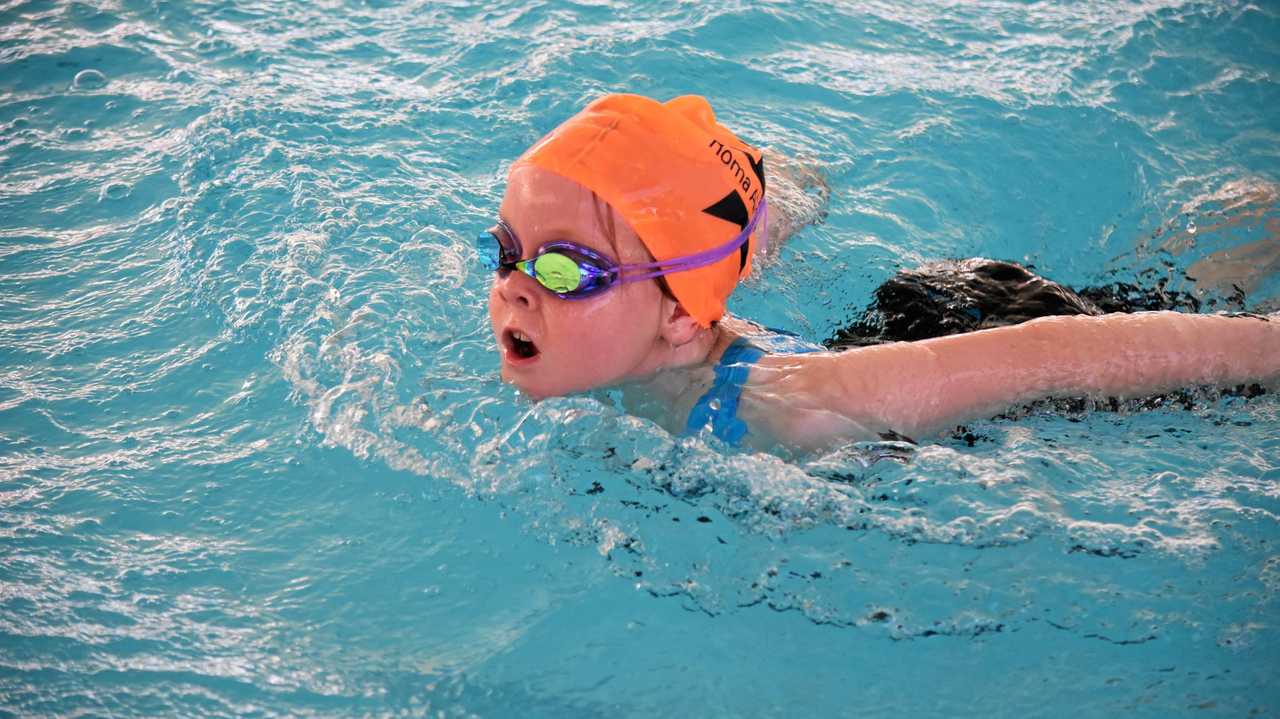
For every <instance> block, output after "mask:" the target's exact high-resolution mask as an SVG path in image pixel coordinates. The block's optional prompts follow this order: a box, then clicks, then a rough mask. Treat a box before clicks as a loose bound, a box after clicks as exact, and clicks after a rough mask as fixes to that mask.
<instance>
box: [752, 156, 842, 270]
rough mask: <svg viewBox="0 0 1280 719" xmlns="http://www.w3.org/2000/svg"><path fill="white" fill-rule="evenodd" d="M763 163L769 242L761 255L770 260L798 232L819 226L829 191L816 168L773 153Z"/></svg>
mask: <svg viewBox="0 0 1280 719" xmlns="http://www.w3.org/2000/svg"><path fill="white" fill-rule="evenodd" d="M764 162H765V176H766V177H767V178H768V188H769V189H768V190H767V194H768V197H769V230H768V232H769V242H768V243H767V245H766V248H767V249H766V250H765V254H766V255H767V256H772V255H774V254H775V253H777V251H778V248H780V247H782V243H783V242H785V241H786V240H788V239H789V238H790V237H791V236H792V235H793V234H795V233H796V232H798V231H799V230H800V229H801V228H803V227H805V226H807V225H812V224H816V223H818V222H821V221H822V219H823V218H824V217H826V216H827V198H828V196H829V195H830V194H831V190H830V188H829V187H828V186H827V178H826V177H825V176H824V175H823V173H822V170H821V169H819V168H818V166H817V165H814V164H810V163H806V162H803V161H801V160H796V159H793V158H790V157H787V156H786V155H783V154H782V153H780V152H777V151H776V150H765V151H764ZM756 259H757V261H758V260H759V259H761V258H756Z"/></svg>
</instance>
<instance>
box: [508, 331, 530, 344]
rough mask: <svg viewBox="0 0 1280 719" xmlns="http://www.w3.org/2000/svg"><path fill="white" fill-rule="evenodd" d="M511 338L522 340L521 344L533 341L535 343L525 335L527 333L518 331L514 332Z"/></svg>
mask: <svg viewBox="0 0 1280 719" xmlns="http://www.w3.org/2000/svg"><path fill="white" fill-rule="evenodd" d="M511 336H512V337H515V338H516V339H518V340H520V341H521V342H532V341H533V340H531V339H529V335H527V334H525V333H523V332H521V331H520V330H516V331H514V332H512V333H511Z"/></svg>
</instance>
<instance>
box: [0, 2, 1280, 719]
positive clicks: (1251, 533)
mask: <svg viewBox="0 0 1280 719" xmlns="http://www.w3.org/2000/svg"><path fill="white" fill-rule="evenodd" d="M2 8H3V9H0V18H2V19H0V178H2V180H0V536H2V537H3V538H2V539H0V714H5V715H19V716H50V715H56V716H76V715H90V716H103V715H106V716H196V715H201V716H335V717H336V716H353V715H360V716H392V715H396V716H398V715H407V716H419V715H421V716H449V717H452V716H486V717H487V716H499V717H501V716H528V717H541V716H546V717H559V716H611V717H612V716H654V715H658V716H661V715H667V714H675V713H679V714H681V715H693V716H860V717H861V716H866V717H889V716H894V717H897V716H984V717H993V716H998V717H1023V716H1063V715H1067V714H1071V715H1075V716H1085V717H1094V716H1111V715H1114V714H1116V713H1124V714H1125V715H1128V716H1144V717H1145V716H1149V717H1167V716H1176V715H1195V716H1223V717H1242V716H1275V715H1277V714H1280V689H1277V684H1276V682H1275V676H1276V668H1277V666H1280V649H1277V647H1280V627H1278V623H1280V604H1278V601H1280V597H1278V594H1280V548H1278V547H1277V545H1278V544H1280V531H1278V529H1277V526H1278V525H1277V513H1280V433H1278V432H1277V431H1276V430H1277V427H1278V426H1280V398H1278V397H1277V396H1276V395H1274V394H1273V395H1268V396H1263V397H1258V398H1255V399H1251V400H1247V401H1246V400H1243V399H1225V400H1218V401H1208V400H1205V401H1202V402H1200V403H1199V404H1197V405H1196V406H1195V407H1193V408H1192V409H1181V408H1171V409H1168V410H1159V411H1153V412H1145V413H1124V412H1121V413H1111V412H1096V413H1085V414H1078V415H1069V416H1064V415H1055V414H1049V413H1033V414H1032V415H1031V416H1027V417H1023V418H1021V419H1018V420H1009V419H1000V420H989V421H983V422H977V423H974V424H973V425H971V426H970V427H969V430H970V432H969V434H970V437H969V439H968V440H966V439H965V438H964V436H962V435H958V436H956V437H942V438H938V439H937V440H936V441H934V442H932V443H927V444H924V445H923V446H921V447H920V448H919V449H918V450H916V451H914V452H910V453H908V454H909V457H908V458H907V461H905V462H902V461H893V460H888V459H887V460H884V461H879V462H871V461H870V460H871V459H872V458H873V457H874V456H875V453H876V452H877V451H879V452H881V453H889V452H891V451H892V450H893V448H891V447H871V448H867V447H845V448H840V449H839V450H837V451H834V452H832V453H830V454H828V455H824V456H814V457H800V458H781V457H775V456H770V455H763V454H761V455H754V454H734V453H726V452H724V451H723V449H722V448H720V447H717V446H712V445H709V444H707V443H706V442H704V441H703V440H701V439H698V438H692V439H689V438H684V439H682V438H675V437H672V436H670V435H668V434H666V433H665V432H663V431H662V430H661V429H659V428H658V427H656V426H654V425H653V424H651V423H649V422H647V421H645V420H643V419H639V418H635V417H631V416H628V415H625V414H621V413H619V412H617V411H616V410H614V409H613V408H612V407H610V406H607V405H606V404H602V403H601V402H599V401H597V400H595V399H592V398H586V397H575V398H564V399H556V400H550V401H546V402H542V403H539V404H536V405H535V404H531V403H529V402H527V401H525V400H523V399H522V398H520V397H519V396H518V395H517V394H516V393H515V392H514V391H512V390H511V389H510V388H508V387H504V386H503V385H501V384H500V383H499V382H498V380H497V377H496V369H497V362H496V357H495V355H494V353H493V351H492V347H491V339H490V337H489V334H488V333H489V330H488V327H487V320H486V316H485V312H484V303H485V299H486V296H487V282H488V278H487V277H486V276H485V275H484V274H483V273H481V272H480V271H479V270H478V268H476V267H474V266H473V265H472V263H471V257H470V254H469V250H468V243H469V238H470V237H471V236H472V235H473V234H474V232H475V231H476V230H477V228H481V227H483V226H485V225H486V224H487V223H488V221H489V220H490V218H491V217H492V216H493V214H494V212H495V208H496V206H497V203H498V201H499V198H500V197H501V193H502V189H503V187H502V182H503V177H504V171H505V168H506V166H507V164H508V163H509V162H510V161H511V159H512V158H513V157H514V156H515V155H516V154H517V153H518V152H519V151H520V150H521V149H523V148H524V147H525V146H526V145H528V144H529V143H531V142H532V141H534V140H536V139H537V138H538V137H539V136H540V135H541V134H542V133H544V132H545V131H547V130H548V129H550V128H551V127H553V126H554V125H555V124H557V123H558V122H559V121H561V120H563V119H564V118H565V117H567V116H568V115H570V114H571V113H573V112H574V111H575V110H576V109H578V108H579V107H581V106H582V105H583V104H584V103H585V102H586V101H588V100H589V99H591V98H593V97H595V96H596V95H598V94H600V93H603V92H607V91H616V90H627V91H635V92H641V93H645V94H649V95H653V96H658V97H669V96H674V95H677V94H682V93H687V92H696V93H702V94H705V95H708V96H709V97H711V98H712V99H713V101H714V103H715V105H716V107H717V109H718V110H719V112H720V113H721V115H722V117H723V118H724V119H725V120H726V121H727V122H728V123H729V124H730V125H731V126H732V127H734V128H735V129H736V130H738V131H739V132H740V133H741V134H742V135H743V136H744V137H746V138H748V139H749V140H751V141H753V142H756V143H759V144H763V145H768V146H770V147H773V148H775V149H777V150H779V151H781V152H784V153H786V154H789V155H792V156H796V157H801V158H805V159H806V160H807V161H810V162H813V163H814V164H816V165H817V166H818V167H819V168H821V169H822V171H823V172H824V173H825V174H826V176H827V178H828V181H829V184H830V187H831V199H830V206H829V208H828V213H827V215H826V218H825V221H823V222H822V223H821V224H818V225H816V226H813V227H809V228H807V229H805V230H803V231H801V232H800V233H799V234H798V235H797V236H796V237H795V238H794V239H793V240H792V241H791V242H790V243H789V244H788V245H786V246H785V247H784V248H783V250H782V252H781V253H780V255H779V256H778V257H777V259H775V260H774V261H773V262H772V263H771V264H770V265H769V266H768V267H767V268H766V269H767V271H766V272H765V273H763V274H762V275H760V276H759V277H757V278H756V279H754V280H752V281H751V282H750V283H749V284H748V285H747V286H746V287H745V288H744V289H743V290H742V291H741V292H740V293H739V294H738V295H737V296H736V297H735V300H734V304H733V307H732V309H733V310H734V311H735V312H737V313H739V314H741V315H743V316H747V317H751V318H753V319H757V320H759V321H762V322H764V323H766V324H770V325H773V326H779V327H786V328H789V329H791V330H794V331H796V332H798V333H800V334H802V335H804V336H805V337H807V338H809V339H812V340H821V339H823V338H825V337H828V336H830V334H831V333H832V332H833V331H834V330H835V329H837V328H839V327H841V326H843V325H844V324H845V323H847V322H848V321H849V320H850V319H851V318H852V317H854V316H855V315H856V314H857V311H858V309H859V308H861V307H862V306H863V305H864V304H865V303H866V302H867V301H868V299H869V295H870V292H871V290H872V289H873V288H874V287H875V286H876V285H877V284H878V283H879V282H881V281H883V280H884V279H885V278H886V277H888V276H889V275H890V274H891V273H892V272H893V271H894V269H896V268H898V267H901V266H910V265H913V264H915V263H917V262H921V261H926V260H932V259H937V258H941V257H963V256H970V255H986V256H994V257H1000V258H1005V259H1015V260H1020V261H1023V262H1029V263H1032V264H1034V265H1035V266H1036V268H1037V269H1038V270H1039V271H1041V272H1042V273H1044V274H1046V275H1047V276H1050V277H1052V278H1054V279H1057V280H1059V281H1062V282H1066V283H1070V284H1089V283H1101V282H1108V281H1131V280H1135V279H1139V280H1141V281H1142V282H1143V283H1144V284H1146V285H1148V286H1150V285H1153V284H1155V283H1156V282H1158V281H1161V280H1166V281H1167V282H1168V283H1169V287H1170V288H1174V289H1180V290H1185V291H1190V292H1194V293H1196V294H1197V295H1198V296H1200V297H1201V298H1202V299H1203V300H1204V301H1205V303H1206V305H1205V306H1206V309H1223V308H1231V307H1234V306H1235V305H1233V304H1232V302H1231V299H1230V298H1231V296H1232V295H1233V293H1235V290H1234V289H1233V288H1231V284H1233V283H1235V284H1240V285H1241V287H1240V289H1241V290H1243V291H1245V293H1246V296H1247V302H1246V304H1247V305H1248V306H1256V305H1259V304H1265V303H1267V302H1274V301H1275V300H1276V298H1277V297H1278V296H1280V286H1278V281H1277V278H1276V273H1275V271H1274V270H1272V271H1270V272H1262V273H1261V274H1259V273H1257V272H1254V273H1253V274H1252V275H1248V273H1246V275H1248V276H1247V277H1245V278H1244V279H1241V278H1240V277H1234V276H1233V277H1228V278H1227V279H1223V277H1226V275H1224V274H1223V272H1224V271H1225V270H1224V269H1223V268H1229V266H1230V262H1228V261H1226V260H1224V259H1223V258H1224V257H1227V258H1228V259H1230V257H1228V255H1230V256H1231V257H1236V258H1237V259H1238V258H1241V257H1243V258H1245V259H1244V260H1239V262H1243V264H1245V265H1249V266H1251V267H1252V268H1253V269H1255V270H1256V269H1259V268H1262V269H1265V263H1261V264H1260V263H1259V262H1258V261H1257V260H1256V258H1257V257H1258V256H1259V255H1258V254H1257V252H1259V249H1258V248H1262V251H1265V250H1266V248H1267V247H1272V248H1274V243H1275V242H1276V240H1275V238H1276V237H1277V236H1280V230H1277V229H1276V223H1280V213H1277V211H1276V210H1275V207H1276V203H1275V188H1276V186H1277V183H1278V182H1280V155H1278V153H1280V142H1278V141H1277V140H1278V139H1280V121H1278V120H1277V119H1276V118H1277V117H1280V115H1277V113H1276V111H1275V110H1276V108H1277V107H1280V82H1278V81H1280V13H1278V12H1277V10H1276V7H1275V6H1274V4H1271V3H1261V4H1259V5H1254V4H1248V3H1242V2H1214V3H1207V2H1174V1H1170V2H1109V1H1098V2H1083V3H1073V4H1071V5H1070V6H1057V5H1053V4H1046V3H1040V4H1027V3H1015V2H997V1H995V0H987V1H984V2H977V3H972V4H965V5H958V4H954V3H950V2H929V1H925V2H920V1H914V2H907V1H905V0H903V1H898V0H895V1H892V2H890V1H883V2H874V3H862V4H857V5H853V4H849V5H846V4H834V3H833V4H825V3H807V2H806V3H801V2H797V1H796V0H789V1H786V0H784V1H782V2H776V3H747V4H743V3H736V2H727V1H726V0H710V1H708V2H701V3H687V4H680V5H674V6H673V5H667V4H653V5H652V6H651V7H644V6H641V5H637V4H631V3H608V2H566V1H564V0H555V1H554V2H550V3H541V4H532V5H524V4H519V3H509V2H497V3H485V4H480V5H470V4H466V3H460V2H455V3H440V4H436V3H418V4H394V3H388V2H365V3H354V2H352V3H343V2H336V1H334V2H323V3H312V2H302V1H301V0H279V1H274V2H266V1H262V0H258V1H257V2H253V3H244V4H232V3H226V2H190V3H187V2H166V1H164V0H148V1H141V0H121V1H120V2H105V1H104V2H99V3H86V2H70V3H65V2H6V3H3V4H2ZM1264 254H1265V252H1264ZM1215 258H1216V259H1215ZM1251 258H1252V259H1251ZM1237 269H1238V268H1237ZM1187 275H1190V276H1191V277H1193V278H1195V279H1188V278H1187Z"/></svg>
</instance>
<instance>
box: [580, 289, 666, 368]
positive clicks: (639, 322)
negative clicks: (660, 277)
mask: <svg viewBox="0 0 1280 719" xmlns="http://www.w3.org/2000/svg"><path fill="white" fill-rule="evenodd" d="M647 299H649V298H646V297H643V296H641V297H636V296H634V295H619V296H618V297H617V301H613V302H606V303H600V304H598V305H590V306H584V307H582V308H581V309H580V311H578V312H574V313H572V319H571V320H570V319H568V318H567V317H566V318H565V320H564V324H563V325H562V326H561V328H560V330H561V333H560V336H562V337H564V338H565V340H566V342H565V344H564V345H563V347H564V348H565V349H566V350H567V351H569V352H571V353H572V355H573V357H574V359H575V361H576V363H577V364H580V365H586V366H588V368H589V369H588V370H587V371H589V372H591V373H592V374H596V372H595V371H593V370H592V368H590V366H591V365H595V364H598V365H600V366H599V367H597V368H594V369H595V370H598V372H599V374H601V375H608V374H610V373H616V372H619V371H626V370H629V369H631V368H632V366H634V364H636V363H637V362H639V361H640V359H642V357H643V355H644V353H645V352H647V351H648V350H649V349H650V348H651V347H652V345H653V340H654V333H655V328H656V326H657V308H656V302H654V303H650V302H647V301H646V300H647Z"/></svg>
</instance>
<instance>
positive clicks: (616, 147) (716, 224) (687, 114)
mask: <svg viewBox="0 0 1280 719" xmlns="http://www.w3.org/2000/svg"><path fill="white" fill-rule="evenodd" d="M525 163H527V164H531V165H536V166H538V167H541V168H542V169H544V170H548V171H550V172H554V173H555V174H557V175H560V176H561V177H565V178H568V179H570V180H573V181H574V182H577V183H578V184H580V185H582V186H583V187H586V188H587V189H590V190H592V191H594V192H595V193H596V194H597V195H599V196H600V197H601V198H603V199H604V200H605V201H606V202H608V203H609V205H610V206H611V207H613V209H615V210H617V212H618V214H620V215H622V217H623V219H625V220H626V222H627V224H629V225H630V226H631V229H633V230H635V232H636V234H637V235H639V236H640V240H641V241H642V242H644V244H645V247H647V248H648V249H649V252H650V254H652V255H653V258H654V259H655V260H658V261H663V260H670V259H673V258H676V257H683V256H685V255H690V254H693V253H696V252H701V251H704V250H708V249H711V248H714V247H717V246H719V245H723V244H725V243H726V242H728V241H730V240H731V239H733V238H734V237H735V236H736V235H738V234H739V233H741V232H742V231H743V229H744V228H746V226H747V223H748V222H749V221H750V219H751V216H752V215H753V214H754V213H755V211H756V208H757V206H758V205H759V204H760V201H761V199H763V197H764V188H765V179H764V157H763V155H762V154H761V153H760V151H759V150H756V149H754V148H751V147H750V146H748V145H746V144H744V143H743V142H742V141H741V140H739V139H738V138H737V136H735V135H734V134H733V133H732V132H730V131H729V130H728V129H726V128H725V127H724V126H723V125H721V124H720V123H718V122H716V116H715V113H714V112H712V110H711V105H710V104H709V103H708V102H707V101H706V99H705V98H703V97H700V96H698V95H685V96H683V97H677V98H675V99H674V100H670V101H668V102H658V101H656V100H651V99H649V98H647V97H641V96H640V95H606V96H604V97H602V98H600V99H598V100H596V101H594V102H592V103H591V104H590V105H587V107H586V108H585V109H584V110H583V111H582V112H580V113H578V114H577V115H574V116H573V117H571V118H569V119H568V120H566V121H565V122H564V124H562V125H560V126H559V127H557V128H556V129H554V130H552V131H551V132H550V133H548V134H547V136H546V137H544V138H542V139H541V140H539V141H538V142H537V143H535V144H534V145H533V147H530V148H529V149H528V150H526V151H525V153H524V154H523V155H521V156H520V158H519V159H517V160H516V161H515V163H513V164H512V169H514V168H516V167H518V166H519V165H521V164H525ZM765 232H766V228H765V227H764V225H763V223H761V224H760V225H758V226H757V229H756V230H755V231H754V232H753V233H752V236H751V239H750V240H749V241H748V242H747V244H744V245H742V250H741V252H733V253H732V254H730V255H729V256H728V257H725V258H724V259H722V260H720V261H718V262H715V263H714V264H711V265H708V266H706V267H701V268H699V269H695V270H689V271H687V272H676V273H673V274H669V275H666V276H665V279H666V281H667V285H668V286H669V287H670V288H671V292H672V293H673V294H674V295H675V296H676V299H677V300H679V302H680V304H681V306H683V307H684V308H685V310H686V311H687V312H688V313H689V314H690V315H691V316H692V317H693V318H694V319H696V320H697V321H698V323H699V324H700V325H702V326H703V327H709V326H710V325H711V323H712V322H714V321H716V320H718V319H720V317H722V316H723V315H724V306H725V301H726V300H728V299H729V295H730V293H732V292H733V288H734V287H735V286H736V285H737V284H738V280H739V279H740V278H742V277H745V276H746V275H747V273H748V272H750V270H751V254H752V253H753V252H754V251H755V248H756V246H757V244H758V243H760V242H763V241H764V239H765V234H764V233H765Z"/></svg>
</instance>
